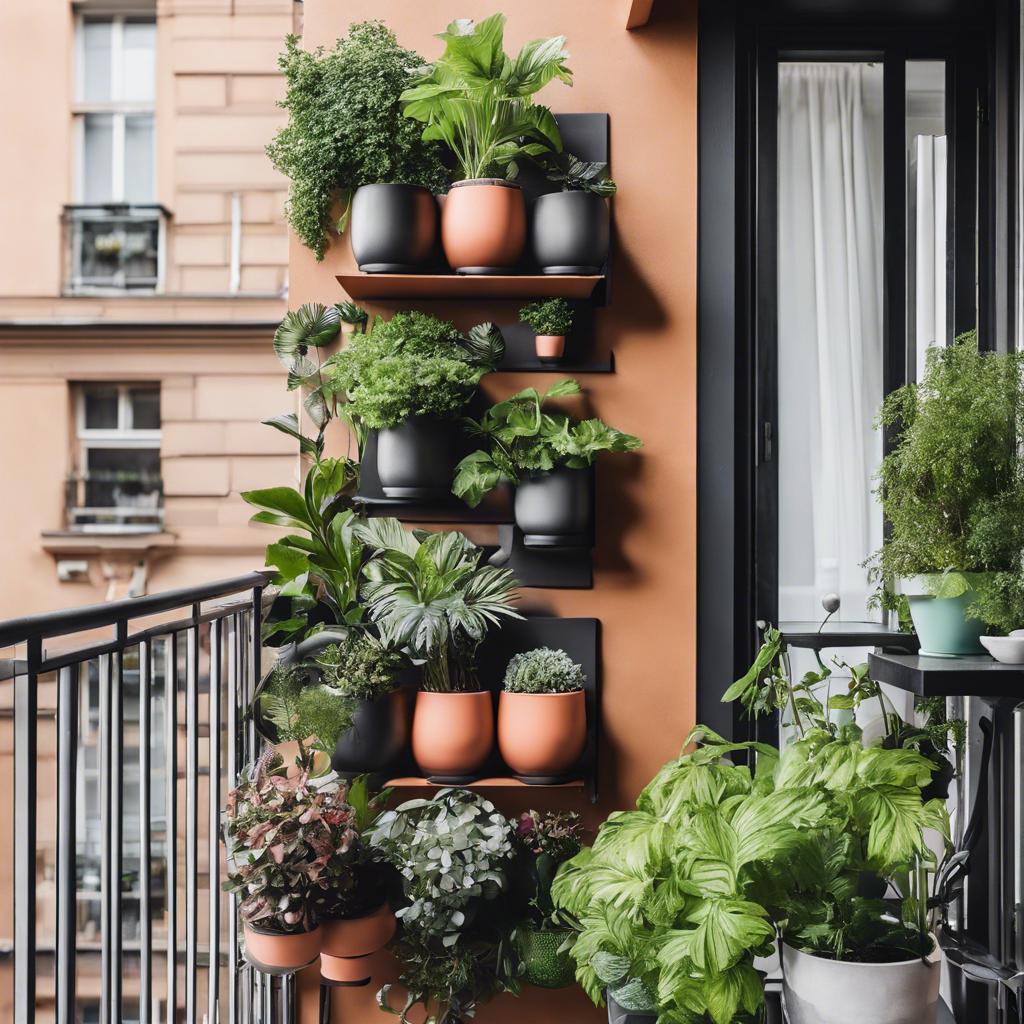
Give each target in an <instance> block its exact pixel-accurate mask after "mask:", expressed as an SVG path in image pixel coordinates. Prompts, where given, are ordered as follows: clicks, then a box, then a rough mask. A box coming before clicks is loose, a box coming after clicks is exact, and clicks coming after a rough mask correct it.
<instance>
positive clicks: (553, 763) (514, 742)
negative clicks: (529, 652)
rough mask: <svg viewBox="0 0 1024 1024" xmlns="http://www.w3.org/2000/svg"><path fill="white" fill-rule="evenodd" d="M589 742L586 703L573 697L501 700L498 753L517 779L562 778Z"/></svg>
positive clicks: (520, 695) (577, 694)
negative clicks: (558, 776)
mask: <svg viewBox="0 0 1024 1024" xmlns="http://www.w3.org/2000/svg"><path fill="white" fill-rule="evenodd" d="M586 742H587V703H586V697H585V695H584V693H583V691H582V690H575V691H573V692H572V693H502V694H501V696H500V697H499V698H498V749H499V750H500V751H501V756H502V757H503V758H504V760H505V763H506V764H507V765H508V766H509V768H511V769H512V771H513V772H515V773H516V775H524V776H527V777H529V776H552V775H562V774H564V773H565V772H567V771H568V770H569V769H570V768H572V767H573V766H574V765H575V764H576V762H577V761H578V760H579V759H580V755H581V754H582V753H583V748H584V746H585V745H586Z"/></svg>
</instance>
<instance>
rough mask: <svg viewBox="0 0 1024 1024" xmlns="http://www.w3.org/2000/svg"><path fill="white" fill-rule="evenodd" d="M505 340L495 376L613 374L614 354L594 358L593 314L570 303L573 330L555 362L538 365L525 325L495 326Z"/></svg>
mask: <svg viewBox="0 0 1024 1024" xmlns="http://www.w3.org/2000/svg"><path fill="white" fill-rule="evenodd" d="M498 326H499V327H500V328H501V333H502V335H503V336H504V338H505V358H504V359H503V360H502V361H501V362H500V363H499V364H498V368H497V372H498V373H552V374H560V375H561V376H563V377H564V376H567V375H572V374H576V373H614V372H615V355H614V353H612V352H609V353H608V354H607V355H605V356H595V355H594V354H593V352H592V348H593V343H594V342H593V339H594V314H593V310H591V309H590V308H589V307H588V306H585V305H583V304H582V303H578V302H577V303H573V328H572V331H571V332H570V333H569V334H568V335H567V337H566V339H565V356H564V357H563V358H562V359H561V360H560V361H559V362H557V363H542V362H541V361H540V360H539V359H538V358H537V351H536V346H535V342H534V335H533V331H532V330H531V329H530V327H529V325H528V324H524V323H519V322H516V323H510V324H498Z"/></svg>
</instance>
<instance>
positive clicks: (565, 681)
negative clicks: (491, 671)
mask: <svg viewBox="0 0 1024 1024" xmlns="http://www.w3.org/2000/svg"><path fill="white" fill-rule="evenodd" d="M585 679H586V677H585V676H584V674H583V668H582V667H581V666H580V665H577V664H576V662H575V661H573V660H572V658H570V657H569V655H568V654H566V653H565V651H561V650H558V651H555V650H552V649H551V648H550V647H538V648H536V649H535V650H532V651H523V652H522V653H521V654H514V655H513V656H512V658H511V659H510V660H509V663H508V668H507V669H506V670H505V692H506V693H572V692H574V691H575V690H582V689H583V683H584V680H585Z"/></svg>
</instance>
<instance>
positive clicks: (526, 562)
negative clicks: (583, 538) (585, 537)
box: [490, 525, 594, 590]
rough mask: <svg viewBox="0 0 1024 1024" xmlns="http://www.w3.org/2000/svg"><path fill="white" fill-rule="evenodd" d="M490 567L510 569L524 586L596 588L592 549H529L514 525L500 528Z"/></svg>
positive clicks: (568, 588)
mask: <svg viewBox="0 0 1024 1024" xmlns="http://www.w3.org/2000/svg"><path fill="white" fill-rule="evenodd" d="M490 564H491V565H496V566H500V567H502V568H506V569H511V570H512V575H513V576H515V578H516V579H517V580H519V582H520V583H521V584H522V585H523V586H524V587H537V588H540V589H549V590H550V589H555V590H589V589H590V588H591V587H593V585H594V556H593V551H592V550H591V549H590V548H547V547H545V548H528V547H527V546H526V545H525V544H524V543H523V534H522V532H521V531H520V529H519V527H518V526H515V525H503V526H499V527H498V550H497V551H496V552H495V553H494V554H493V555H492V556H491V558H490Z"/></svg>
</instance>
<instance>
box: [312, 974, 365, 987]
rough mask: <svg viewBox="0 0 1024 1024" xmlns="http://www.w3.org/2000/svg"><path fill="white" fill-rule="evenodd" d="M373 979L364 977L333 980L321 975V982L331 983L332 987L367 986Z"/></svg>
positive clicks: (324, 983)
mask: <svg viewBox="0 0 1024 1024" xmlns="http://www.w3.org/2000/svg"><path fill="white" fill-rule="evenodd" d="M371 981H373V979H372V978H363V980H362V981H331V979H330V978H325V977H324V976H323V975H322V974H321V975H320V984H321V985H329V986H330V987H331V988H366V986H367V985H369V984H370V982H371Z"/></svg>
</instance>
